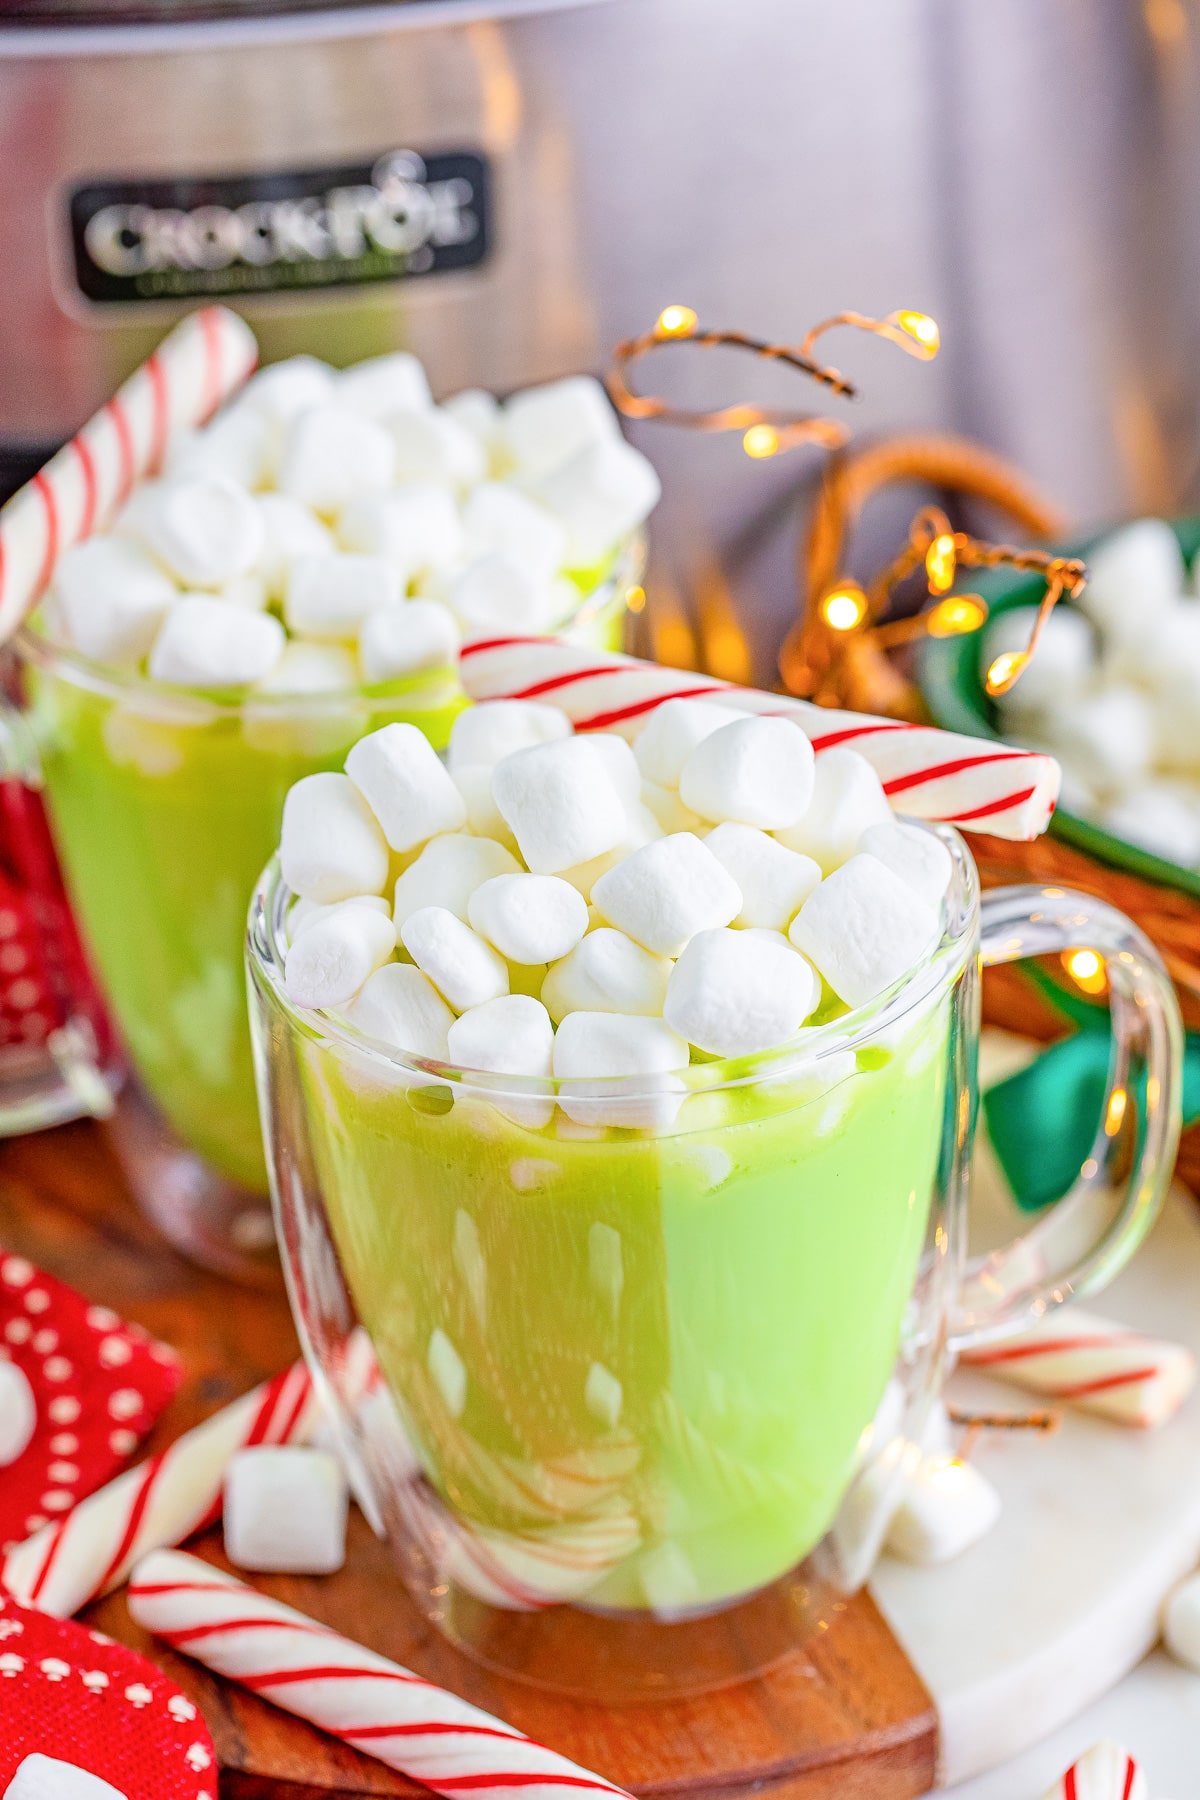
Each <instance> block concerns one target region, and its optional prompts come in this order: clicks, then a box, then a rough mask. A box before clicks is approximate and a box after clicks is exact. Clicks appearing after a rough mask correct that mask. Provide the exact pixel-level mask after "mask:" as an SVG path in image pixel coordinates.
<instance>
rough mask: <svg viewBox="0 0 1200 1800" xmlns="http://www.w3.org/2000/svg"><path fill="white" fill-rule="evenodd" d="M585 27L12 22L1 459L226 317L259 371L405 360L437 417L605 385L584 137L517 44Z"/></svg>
mask: <svg viewBox="0 0 1200 1800" xmlns="http://www.w3.org/2000/svg"><path fill="white" fill-rule="evenodd" d="M579 3H580V0H574V4H579ZM571 7H572V0H557V4H555V3H554V0H490V3H487V4H484V3H481V0H406V3H402V4H399V5H393V6H389V7H375V8H355V7H346V8H341V9H338V8H329V7H328V6H325V7H324V8H323V9H321V10H319V11H318V10H312V9H308V8H306V7H305V6H304V5H303V4H301V5H300V6H298V7H287V8H278V7H273V6H272V5H270V3H269V0H268V3H267V4H266V5H261V4H260V5H258V6H256V7H246V6H244V5H238V4H236V3H233V0H209V3H208V4H204V3H203V0H202V3H200V4H194V5H187V6H183V7H172V6H169V5H162V4H153V3H152V0H151V3H147V0H114V4H111V5H104V4H95V3H94V0H78V3H73V0H48V3H47V0H28V3H27V4H26V5H25V6H23V7H22V6H20V5H18V6H17V7H15V8H9V9H7V10H6V14H5V17H4V21H3V24H2V25H0V168H2V169H3V171H4V177H3V181H2V182H0V242H2V243H3V244H4V247H5V257H4V267H3V272H2V274H0V300H2V307H3V316H4V323H5V329H4V332H3V334H0V444H3V445H5V446H8V447H10V448H11V447H13V446H20V445H27V446H29V447H30V448H34V447H40V446H41V445H45V444H50V443H52V442H54V441H56V440H57V439H59V438H61V437H62V436H63V435H65V434H66V433H67V432H68V431H70V430H71V429H73V428H74V427H75V426H76V425H77V424H78V423H79V421H80V420H81V419H82V418H84V417H85V416H86V415H87V414H88V413H89V412H90V411H91V410H92V409H93V408H94V407H95V406H96V405H98V404H99V403H100V402H101V401H102V400H103V399H104V397H105V396H106V395H107V394H108V393H110V392H111V391H112V388H113V386H114V384H115V383H116V382H117V381H118V380H119V379H120V378H121V377H122V376H123V375H124V374H125V373H126V372H127V371H128V369H129V368H130V367H131V366H132V365H133V364H134V363H135V362H137V361H138V360H140V359H141V357H142V356H144V355H145V354H146V353H147V352H148V350H149V349H150V348H151V347H152V345H153V344H154V342H155V341H156V339H157V338H158V337H159V336H160V335H161V334H162V332H163V330H164V329H165V327H166V325H167V323H169V321H170V319H171V318H172V317H173V316H174V315H175V314H176V313H178V312H179V311H181V310H183V309H184V308H186V307H187V306H189V305H195V304H197V303H199V302H201V301H203V300H205V299H207V298H212V297H217V296H220V297H224V298H227V299H228V300H229V303H230V304H232V305H235V306H237V307H238V308H239V310H241V311H242V312H244V314H245V315H246V316H247V318H249V320H250V321H251V323H252V324H253V326H254V329H255V331H256V333H257V335H258V337H259V340H260V343H261V345H262V350H263V355H264V357H266V358H275V357H278V356H283V355H287V354H288V353H290V352H291V351H294V350H297V349H301V348H304V349H311V348H313V347H314V346H318V347H320V349H321V350H322V352H323V353H324V354H325V355H327V356H329V357H330V358H331V359H332V360H334V361H339V362H345V361H350V360H353V359H356V358H358V357H361V356H367V355H371V354H373V353H375V352H378V351H383V350H387V349H392V348H395V347H397V346H398V345H403V346H405V347H409V348H412V349H415V350H416V351H417V352H418V353H419V354H420V355H421V356H422V357H423V358H424V359H425V361H426V362H427V364H428V366H429V369H430V373H431V377H432V379H433V382H434V384H435V387H436V388H437V389H438V390H439V391H448V390H450V389H452V388H456V387H459V386H463V385H467V384H470V383H474V382H485V383H487V384H488V385H489V386H493V387H498V388H501V389H503V388H505V387H511V386H516V385H518V384H519V383H521V382H525V381H529V380H531V379H536V378H537V377H539V376H541V375H551V374H556V373H559V372H561V371H563V370H565V369H569V368H572V367H576V366H579V365H581V364H588V363H591V362H592V361H594V360H595V331H594V326H593V322H592V318H591V314H590V310H589V306H588V300H587V288H586V284H585V282H584V279H583V277H582V275H581V271H580V266H579V258H578V247H577V236H578V234H577V229H576V222H577V217H578V206H577V199H576V195H575V192H574V179H575V177H574V168H575V158H574V155H573V145H572V141H571V132H570V121H569V119H568V118H567V117H566V116H565V112H564V108H563V106H562V104H561V100H560V99H559V97H558V96H556V93H555V92H554V90H553V86H552V83H551V78H550V74H549V72H548V71H547V69H546V67H545V65H544V60H539V59H537V58H535V57H534V56H533V55H532V53H531V51H530V48H529V45H528V42H527V40H526V39H524V38H523V34H522V30H521V20H522V19H523V18H524V17H526V16H527V15H529V14H530V13H532V12H539V11H546V10H551V11H558V10H571Z"/></svg>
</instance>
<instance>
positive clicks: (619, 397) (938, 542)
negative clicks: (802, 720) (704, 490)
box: [608, 305, 1087, 696]
mask: <svg viewBox="0 0 1200 1800" xmlns="http://www.w3.org/2000/svg"><path fill="white" fill-rule="evenodd" d="M839 327H849V328H851V329H854V330H857V331H863V332H867V333H869V334H871V335H872V336H875V337H881V338H884V339H885V340H886V341H887V342H889V343H892V344H895V345H897V346H898V347H899V348H900V349H901V350H903V351H904V352H905V353H906V354H907V355H909V356H913V357H916V358H918V359H919V360H920V361H922V362H931V361H932V360H933V358H934V357H935V356H936V355H937V353H938V350H939V349H940V347H941V333H940V332H939V330H938V326H937V323H936V321H935V320H934V319H931V318H930V317H929V315H928V314H927V313H922V312H915V311H912V310H910V309H900V310H898V311H896V312H891V313H888V314H887V315H886V317H884V318H882V319H875V318H871V317H869V316H868V315H867V314H866V313H860V312H840V313H835V314H833V315H832V316H831V317H830V318H828V319H822V320H821V321H820V322H819V323H818V324H816V325H814V326H813V327H812V328H811V330H810V331H808V332H807V334H806V335H805V336H804V338H803V339H802V340H801V341H800V343H798V344H777V343H772V342H769V341H768V340H767V339H764V338H757V337H751V336H749V335H747V334H746V333H744V332H740V331H717V330H712V329H710V328H708V327H705V326H702V325H701V324H700V321H699V318H698V317H697V314H696V313H695V312H694V310H693V309H692V308H691V307H690V306H681V305H672V306H667V307H664V309H663V311H662V312H661V313H660V314H659V316H658V318H657V320H656V321H655V324H654V326H653V328H652V329H651V330H650V331H646V332H643V333H642V334H641V336H639V337H634V338H626V339H625V340H624V341H623V342H621V343H620V344H618V345H617V347H616V349H615V351H614V352H613V363H612V368H611V370H610V372H609V376H608V389H609V393H610V395H611V396H612V400H613V403H614V405H615V406H616V407H617V410H618V411H619V412H620V413H622V414H623V415H624V417H626V418H629V419H651V420H658V421H660V422H663V423H667V424H672V425H680V426H683V427H685V428H687V429H690V430H693V431H705V432H725V431H739V432H740V433H741V434H742V448H743V450H744V451H745V453H746V455H747V456H750V457H753V458H755V459H756V460H761V459H763V458H767V457H772V456H776V455H779V454H780V453H781V452H784V451H788V450H792V449H795V448H796V447H798V446H799V445H802V444H811V445H816V446H817V447H818V448H820V449H824V450H827V451H831V452H836V451H838V450H840V449H841V448H842V447H843V446H844V445H845V444H846V443H847V442H848V441H849V437H850V432H849V429H848V427H847V425H846V424H845V422H844V421H843V420H841V419H836V418H832V417H829V416H827V415H825V414H823V413H812V412H798V411H795V410H784V409H780V408H776V407H764V406H759V405H754V404H751V403H748V402H738V403H735V404H733V405H729V406H722V407H716V408H711V409H707V410H699V409H687V408H683V407H680V406H677V405H675V404H674V403H673V402H671V401H670V400H667V399H665V398H663V397H662V396H660V395H656V394H645V393H641V392H638V391H637V390H636V389H635V388H634V387H633V385H632V382H631V379H630V375H629V370H630V366H631V365H632V364H633V363H634V362H636V361H638V360H639V359H641V358H642V357H644V356H647V355H649V354H650V353H651V352H652V351H656V350H661V349H664V348H667V347H670V346H674V347H676V348H678V347H680V346H689V347H691V348H693V349H714V348H717V347H724V348H726V349H733V350H743V351H746V352H748V353H749V354H750V355H753V356H755V357H759V358H761V359H763V360H765V361H769V362H774V363H779V364H782V365H783V366H784V367H785V368H789V369H792V370H794V371H795V372H796V373H798V374H801V375H804V376H806V377H807V378H808V379H809V380H812V381H815V382H817V383H818V384H820V385H821V386H823V387H825V388H827V389H828V390H829V392H830V393H832V394H835V395H838V396H840V397H842V398H847V399H853V398H854V397H855V396H856V395H857V392H858V390H857V388H856V386H855V384H854V383H853V382H852V381H851V380H849V379H848V378H847V377H846V376H845V375H843V374H842V372H841V370H839V369H836V368H834V367H833V366H832V365H831V364H828V363H823V362H821V361H820V360H818V358H817V355H816V350H815V347H816V345H817V343H818V340H819V339H821V338H822V337H824V336H825V334H826V333H827V332H829V331H832V330H834V329H836V328H839ZM1001 565H1005V566H1008V567H1011V568H1014V569H1022V570H1027V571H1029V572H1030V573H1034V574H1037V575H1040V576H1041V577H1042V579H1043V581H1044V583H1045V587H1044V592H1043V596H1042V600H1041V604H1040V605H1039V607H1038V612H1037V617H1036V619H1035V621H1034V624H1033V628H1032V630H1031V632H1030V636H1029V640H1028V642H1027V643H1026V645H1025V648H1024V649H1023V650H1009V651H1006V652H1005V653H1004V654H1003V655H1001V656H997V657H996V658H995V659H994V660H993V661H992V663H991V664H990V666H989V668H988V670H987V674H986V685H987V691H988V693H989V694H991V695H993V696H996V695H1000V694H1005V693H1007V692H1008V691H1009V690H1010V689H1011V688H1012V687H1013V686H1014V684H1015V683H1016V682H1017V681H1019V680H1020V677H1021V675H1022V673H1023V671H1024V670H1025V669H1026V668H1027V667H1028V664H1029V661H1030V659H1031V657H1032V656H1033V655H1034V654H1035V652H1036V650H1037V646H1038V642H1039V640H1040V638H1041V635H1042V631H1043V629H1044V627H1045V623H1046V620H1047V619H1048V618H1049V616H1050V613H1051V612H1052V611H1053V609H1054V607H1055V606H1056V605H1057V603H1058V601H1059V600H1060V599H1061V598H1062V597H1063V595H1064V594H1065V595H1069V596H1070V597H1071V598H1072V599H1074V598H1076V597H1077V596H1078V595H1079V593H1080V592H1081V591H1082V589H1083V587H1084V584H1085V583H1086V580H1087V570H1086V568H1085V567H1084V564H1083V563H1082V562H1081V561H1080V560H1079V559H1078V558H1076V557H1063V556H1056V555H1054V554H1052V553H1051V552H1049V551H1045V550H1040V549H1030V548H1023V547H1018V546H1015V545H1011V544H994V543H990V542H988V541H987V540H985V539H983V538H978V537H975V536H972V535H971V534H970V533H968V532H965V531H956V530H955V529H954V527H953V526H952V525H951V523H950V521H949V520H948V519H947V517H946V515H945V514H944V513H943V512H942V511H941V510H940V509H939V508H937V507H933V506H924V507H922V508H921V509H920V511H919V512H918V513H917V514H916V516H915V517H914V519H913V521H912V523H911V525H910V527H909V530H908V536H907V539H906V542H905V543H904V545H903V547H902V548H901V550H900V551H899V553H898V554H897V555H896V557H895V558H894V559H893V560H892V562H891V563H890V564H889V565H888V566H887V567H886V568H885V569H884V570H882V571H881V572H880V574H879V575H878V576H876V578H875V579H874V580H873V581H872V582H871V584H870V586H869V588H864V587H863V586H862V585H861V584H860V583H859V582H857V581H855V580H853V579H851V578H849V577H839V578H838V579H837V580H835V581H834V582H833V583H831V584H829V585H827V586H826V587H825V588H824V590H823V591H822V592H821V593H819V594H815V595H810V596H808V604H809V605H810V606H813V607H815V610H816V616H817V618H818V619H819V620H820V621H821V623H822V625H823V627H824V628H825V630H826V631H828V632H829V633H830V634H831V636H832V637H833V638H834V639H835V640H836V639H837V638H838V637H844V638H848V637H849V636H850V635H851V634H854V635H857V636H859V637H864V636H867V637H870V638H871V639H872V640H873V642H874V644H875V646H876V647H877V648H878V649H880V650H890V649H895V648H897V647H898V646H900V645H902V644H908V643H911V642H913V641H914V640H916V639H918V638H921V637H926V636H928V637H953V636H957V635H960V634H962V633H965V632H971V631H977V630H979V628H980V627H981V626H982V625H983V624H984V623H985V622H986V620H987V616H988V608H987V603H986V601H985V600H984V599H983V597H982V595H980V594H972V593H959V594H955V593H952V592H951V590H952V589H953V588H954V586H955V584H956V582H957V580H958V578H959V574H960V572H961V571H962V570H964V569H986V568H995V567H998V566H1001ZM918 570H922V572H923V574H924V578H925V585H926V597H925V601H924V602H923V603H922V605H921V607H920V608H919V610H918V611H917V612H915V613H913V614H911V615H908V616H906V617H902V618H892V617H890V616H889V615H890V608H891V603H892V598H893V594H894V590H895V589H896V587H897V586H898V585H899V584H900V583H901V582H902V581H904V580H906V579H908V578H909V577H910V576H912V575H913V574H915V573H916V572H917V571H918Z"/></svg>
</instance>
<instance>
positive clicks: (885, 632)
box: [868, 506, 1087, 695]
mask: <svg viewBox="0 0 1200 1800" xmlns="http://www.w3.org/2000/svg"><path fill="white" fill-rule="evenodd" d="M922 563H924V565H925V569H926V575H927V579H928V584H929V591H930V594H931V596H932V595H939V596H942V598H941V599H940V600H939V601H938V603H937V604H935V606H934V607H933V608H932V609H931V610H930V611H928V612H919V613H916V614H914V615H913V616H912V617H911V618H908V619H898V620H894V621H891V622H885V623H883V624H881V625H876V626H875V627H874V636H875V640H876V642H877V643H878V644H879V645H880V647H881V648H883V649H890V648H891V647H892V646H893V645H896V644H900V643H907V642H910V641H911V640H912V639H913V638H915V637H920V636H924V635H927V634H929V633H930V632H932V633H933V634H934V635H938V630H937V623H936V621H937V615H938V612H939V608H942V609H945V608H947V607H950V606H952V605H953V604H954V603H955V602H957V604H958V606H959V608H960V609H965V608H966V606H967V603H968V602H971V603H973V604H974V607H975V609H976V613H975V616H974V617H973V619H972V621H971V623H970V624H969V625H962V624H960V625H958V626H955V625H952V624H950V625H948V626H947V629H946V630H945V631H944V632H943V633H942V635H951V634H952V633H953V632H954V631H955V630H956V629H959V630H961V629H977V628H978V626H979V625H980V624H982V623H983V620H984V619H985V618H986V617H987V607H986V605H985V603H984V602H983V600H982V599H980V598H979V596H978V595H973V594H972V595H955V596H951V594H950V589H951V588H952V587H953V586H954V581H955V577H956V575H957V573H958V571H959V570H960V569H994V568H999V567H1002V566H1003V567H1008V568H1013V569H1022V570H1026V571H1028V572H1029V573H1031V574H1037V575H1041V576H1042V577H1043V578H1044V580H1045V583H1046V589H1045V593H1044V594H1043V596H1042V601H1041V605H1040V606H1039V607H1038V612H1037V617H1036V619H1035V620H1034V623H1033V629H1032V631H1031V632H1030V634H1029V640H1028V642H1027V644H1026V646H1025V648H1024V650H1020V651H1008V652H1006V653H1005V654H1004V655H1003V656H1000V657H997V658H996V660H995V661H994V662H993V663H992V665H991V667H990V668H989V670H988V672H987V690H988V692H989V694H992V695H997V694H1005V693H1007V692H1008V691H1009V689H1010V688H1012V687H1013V686H1014V685H1015V684H1016V682H1017V681H1018V680H1019V679H1020V676H1021V673H1022V671H1023V670H1024V669H1025V668H1026V667H1027V666H1028V664H1029V661H1030V659H1031V658H1032V656H1033V655H1034V653H1035V651H1036V650H1037V647H1038V643H1039V641H1040V639H1041V635H1042V631H1043V629H1044V628H1045V624H1046V620H1047V619H1048V618H1049V617H1050V614H1051V612H1052V611H1053V610H1054V607H1055V606H1056V605H1057V603H1058V601H1059V600H1060V599H1061V598H1062V596H1063V594H1064V593H1067V594H1070V596H1071V598H1072V599H1074V598H1076V597H1077V596H1078V595H1079V594H1080V593H1081V592H1082V590H1083V588H1084V586H1085V584H1086V582H1087V569H1086V567H1085V565H1084V564H1083V562H1081V561H1080V559H1079V558H1078V557H1066V556H1056V555H1054V554H1053V553H1052V552H1050V551H1048V550H1036V549H1028V548H1021V547H1019V546H1017V545H1014V544H992V543H988V542H986V541H985V540H984V539H982V538H976V537H972V536H970V534H969V533H967V532H965V531H955V530H954V528H953V526H952V525H951V524H950V521H949V519H948V518H947V517H946V515H945V513H944V512H942V511H941V509H940V508H939V507H936V506H923V507H922V508H921V510H920V511H919V512H918V513H917V515H916V517H915V518H914V519H913V522H912V524H911V525H910V526H909V532H908V541H907V543H906V544H905V545H904V548H903V549H902V550H901V551H900V553H899V555H898V556H896V557H895V558H894V559H893V561H892V562H891V563H889V565H888V566H887V567H886V568H885V569H884V570H883V571H882V572H881V573H880V574H879V575H878V576H877V577H876V578H875V580H874V581H873V582H872V584H871V587H870V589H869V591H868V607H869V610H870V612H871V613H872V614H874V613H876V612H879V611H882V610H883V609H884V608H885V607H886V606H887V603H888V601H889V599H890V597H891V593H892V590H893V589H894V588H895V587H896V586H897V585H898V584H899V583H900V582H901V581H904V580H905V579H906V578H907V577H908V576H909V575H911V574H912V573H913V572H914V571H915V570H916V569H917V568H918V567H919V566H920V565H921V564H922ZM967 616H970V615H969V614H968V615H967Z"/></svg>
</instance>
